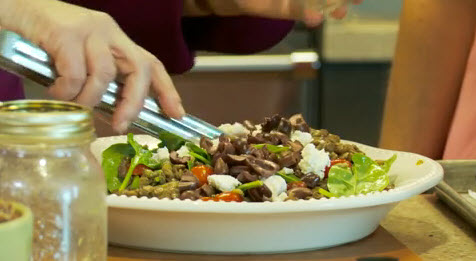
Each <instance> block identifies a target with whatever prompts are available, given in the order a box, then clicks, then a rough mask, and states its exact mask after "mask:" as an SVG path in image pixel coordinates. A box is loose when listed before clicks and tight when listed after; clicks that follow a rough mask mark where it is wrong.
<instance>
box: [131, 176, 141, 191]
mask: <svg viewBox="0 0 476 261" xmlns="http://www.w3.org/2000/svg"><path fill="white" fill-rule="evenodd" d="M139 185H140V177H139V176H135V177H134V179H133V180H132V184H131V189H138V188H139Z"/></svg>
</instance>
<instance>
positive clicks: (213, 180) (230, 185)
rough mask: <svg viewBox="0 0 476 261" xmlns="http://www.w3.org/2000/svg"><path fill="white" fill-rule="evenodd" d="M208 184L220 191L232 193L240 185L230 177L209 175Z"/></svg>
mask: <svg viewBox="0 0 476 261" xmlns="http://www.w3.org/2000/svg"><path fill="white" fill-rule="evenodd" d="M207 180H208V184H210V185H211V186H212V187H214V188H216V189H218V190H220V191H232V190H234V189H235V188H236V187H237V186H239V185H240V184H241V182H239V181H238V180H237V179H235V178H234V177H232V176H230V175H217V174H215V175H210V176H208V178H207Z"/></svg>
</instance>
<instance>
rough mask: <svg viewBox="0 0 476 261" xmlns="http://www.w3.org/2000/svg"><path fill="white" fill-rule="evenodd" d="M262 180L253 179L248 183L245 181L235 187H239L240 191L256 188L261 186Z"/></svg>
mask: <svg viewBox="0 0 476 261" xmlns="http://www.w3.org/2000/svg"><path fill="white" fill-rule="evenodd" d="M263 184H264V183H263V181H261V180H255V181H252V182H248V183H245V184H242V185H239V186H238V187H236V188H237V189H241V190H242V191H245V190H247V189H252V188H257V187H261V186H263Z"/></svg>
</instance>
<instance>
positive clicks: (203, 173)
mask: <svg viewBox="0 0 476 261" xmlns="http://www.w3.org/2000/svg"><path fill="white" fill-rule="evenodd" d="M191 171H192V173H193V175H194V176H195V177H197V179H198V181H199V182H200V186H202V185H203V184H207V178H208V175H210V174H213V169H212V168H211V167H209V166H206V165H200V166H196V167H193V168H192V169H191Z"/></svg>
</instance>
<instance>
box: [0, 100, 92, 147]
mask: <svg viewBox="0 0 476 261" xmlns="http://www.w3.org/2000/svg"><path fill="white" fill-rule="evenodd" d="M94 138H95V134H94V126H93V121H92V112H91V110H90V109H89V108H87V107H84V106H81V105H78V104H75V103H71V102H62V101H50V100H18V101H9V102H0V143H19V144H35V143H85V142H91V141H92V140H93V139H94Z"/></svg>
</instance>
